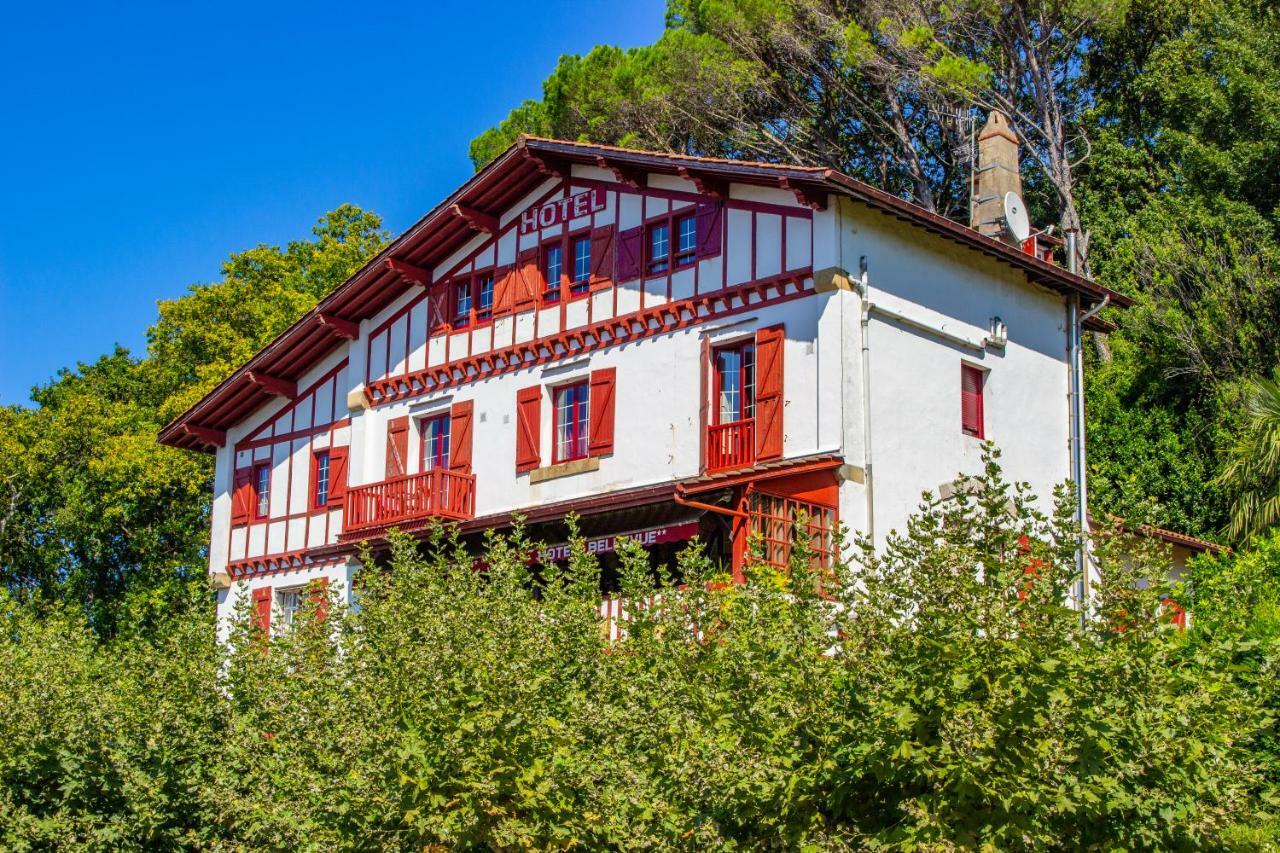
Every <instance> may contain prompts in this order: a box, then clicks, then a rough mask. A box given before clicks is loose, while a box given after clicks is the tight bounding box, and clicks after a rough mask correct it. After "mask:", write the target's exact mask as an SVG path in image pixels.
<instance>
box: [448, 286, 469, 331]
mask: <svg viewBox="0 0 1280 853" xmlns="http://www.w3.org/2000/svg"><path fill="white" fill-rule="evenodd" d="M450 297H451V301H452V303H453V322H452V324H451V325H452V326H453V328H455V329H465V328H467V327H468V326H470V325H471V318H472V315H473V312H474V310H475V309H474V308H473V307H472V306H473V305H474V304H475V282H474V281H473V280H472V279H470V278H465V279H462V280H461V281H455V282H454V283H453V287H452V290H451V292H450ZM464 301H465V303H466V308H465V309H464V308H463V302H464Z"/></svg>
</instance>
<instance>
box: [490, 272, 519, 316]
mask: <svg viewBox="0 0 1280 853" xmlns="http://www.w3.org/2000/svg"><path fill="white" fill-rule="evenodd" d="M515 304H516V267H515V266H502V267H498V268H497V269H496V270H494V271H493V316H495V317H500V316H502V315H503V314H510V313H511V311H512V310H513V309H514V308H515Z"/></svg>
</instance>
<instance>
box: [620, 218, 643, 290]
mask: <svg viewBox="0 0 1280 853" xmlns="http://www.w3.org/2000/svg"><path fill="white" fill-rule="evenodd" d="M643 260H644V226H643V225H637V226H636V227H635V228H628V229H627V230H626V231H623V232H621V233H619V234H618V281H630V280H631V279H633V278H639V277H640V267H641V263H642V262H643Z"/></svg>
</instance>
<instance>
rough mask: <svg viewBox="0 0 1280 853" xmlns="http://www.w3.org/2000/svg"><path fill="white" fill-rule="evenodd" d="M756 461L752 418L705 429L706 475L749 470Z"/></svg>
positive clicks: (754, 431) (754, 430) (713, 425)
mask: <svg viewBox="0 0 1280 853" xmlns="http://www.w3.org/2000/svg"><path fill="white" fill-rule="evenodd" d="M755 461H756V427H755V419H754V418H746V419H744V420H740V421H730V422H728V423H722V424H712V425H711V426H708V427H707V473H709V474H714V473H716V472H718V471H733V470H735V469H738V468H749V467H750V466H752V465H754V464H755Z"/></svg>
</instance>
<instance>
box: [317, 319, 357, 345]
mask: <svg viewBox="0 0 1280 853" xmlns="http://www.w3.org/2000/svg"><path fill="white" fill-rule="evenodd" d="M320 325H321V326H322V327H323V328H326V329H328V330H329V331H331V332H333V333H334V334H335V335H337V336H338V337H340V338H344V339H345V340H348V341H354V340H355V339H356V338H358V337H360V324H359V323H354V322H352V321H351V320H344V319H342V318H341V317H335V316H333V315H332V314H321V315H320Z"/></svg>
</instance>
